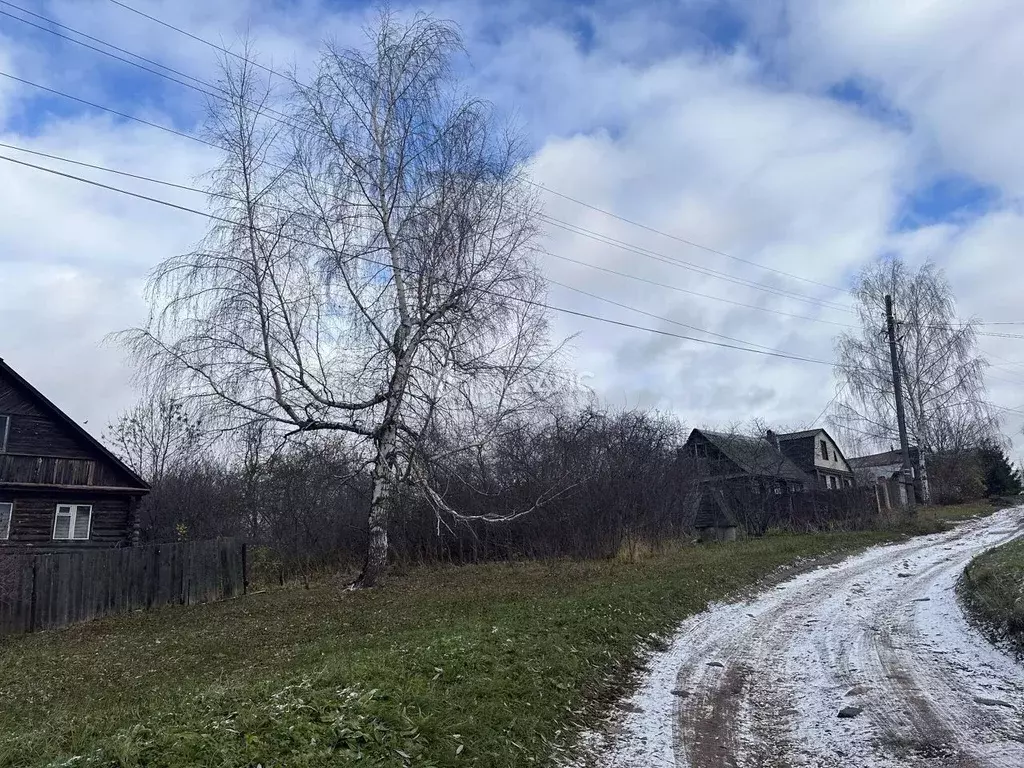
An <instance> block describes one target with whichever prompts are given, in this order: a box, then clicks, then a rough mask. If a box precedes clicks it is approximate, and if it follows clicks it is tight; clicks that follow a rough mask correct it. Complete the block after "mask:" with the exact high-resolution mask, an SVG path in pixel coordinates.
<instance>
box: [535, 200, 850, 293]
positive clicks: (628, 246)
mask: <svg viewBox="0 0 1024 768" xmlns="http://www.w3.org/2000/svg"><path fill="white" fill-rule="evenodd" d="M540 218H541V219H543V220H544V221H546V222H547V223H548V224H551V225H553V226H556V227H558V228H559V229H564V230H566V231H567V232H571V233H572V234H575V235H582V236H583V237H587V238H589V239H591V240H595V241H597V242H599V243H603V244H604V245H611V246H613V247H615V248H619V249H621V250H624V251H627V252H629V253H635V254H637V255H639V256H644V257H646V258H648V259H653V260H654V261H661V262H663V263H665V264H669V265H672V266H676V267H679V268H681V269H686V270H689V271H692V272H697V273H698V274H703V275H706V276H708V277H713V278H716V279H718V280H724V281H726V282H730V283H735V284H736V285H742V286H744V287H747V288H753V289H755V290H758V291H763V292H765V293H773V294H776V295H778V296H782V297H784V298H788V299H796V300H797V301H803V302H806V303H808V304H814V305H816V306H820V307H822V308H824V309H832V310H836V311H840V312H851V313H852V312H853V310H852V309H849V308H848V307H843V306H840V305H838V304H833V303H831V302H828V301H824V300H822V299H816V298H813V297H811V296H805V295H803V294H800V293H794V292H793V291H787V290H785V289H783V288H774V287H771V286H767V285H762V284H761V283H755V282H752V281H750V280H745V279H744V278H741V277H735V276H733V275H729V274H726V273H725V272H719V271H717V270H714V269H711V268H710V267H702V266H700V265H698V264H694V263H692V262H689V261H686V260H684V259H679V258H676V257H674V256H667V255H665V254H663V253H660V252H658V251H653V250H650V249H648V248H643V247H641V246H637V245H634V244H632V243H627V242H625V241H623V240H617V239H615V238H612V237H609V236H607V235H603V234H601V233H599V232H594V231H593V230H589V229H587V228H585V227H581V226H578V225H576V224H570V223H569V222H566V221H562V220H561V219H556V218H554V217H552V216H548V215H547V214H541V216H540Z"/></svg>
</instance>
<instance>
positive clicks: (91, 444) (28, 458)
mask: <svg viewBox="0 0 1024 768" xmlns="http://www.w3.org/2000/svg"><path fill="white" fill-rule="evenodd" d="M0 432H2V433H3V434H0V504H6V503H12V504H13V505H14V507H13V511H12V512H11V515H10V525H9V527H8V530H7V538H6V539H3V538H0V550H8V551H9V550H11V549H32V550H34V551H42V550H44V549H45V551H48V552H53V551H70V550H79V549H83V548H95V547H111V546H122V545H125V544H132V543H137V542H136V539H137V538H138V537H137V536H134V535H133V533H134V531H135V529H136V527H137V525H136V524H137V520H136V519H135V513H136V507H137V501H138V499H139V498H140V497H141V496H142V495H144V494H145V493H146V492H147V491H148V490H149V489H148V486H146V484H145V483H144V482H143V481H142V480H141V479H140V478H139V477H138V476H136V475H135V474H134V473H133V472H132V471H131V470H130V469H128V468H127V467H126V466H125V465H124V464H123V463H122V462H121V461H120V460H118V459H117V457H115V456H114V455H113V454H111V453H110V452H109V451H108V450H107V449H106V448H105V447H104V446H102V445H101V444H100V443H98V441H96V440H95V439H94V438H93V437H92V436H91V435H89V434H88V433H87V432H85V430H84V429H83V428H82V427H80V426H78V425H77V424H76V423H75V422H73V421H71V419H69V418H68V417H67V416H66V415H65V414H64V413H63V412H62V411H61V410H60V409H59V408H57V406H55V405H54V404H53V403H51V402H50V401H49V400H48V399H47V398H46V397H45V396H43V395H42V394H41V393H40V392H38V391H37V390H36V389H35V388H34V387H32V385H31V384H29V383H28V382H27V381H25V380H24V379H23V378H22V377H21V376H20V375H19V374H17V373H16V372H15V371H13V369H11V368H10V366H8V365H7V364H6V363H5V362H4V361H3V360H2V359H0ZM4 438H6V439H4ZM60 504H70V505H78V504H87V505H90V506H91V507H92V515H91V525H90V529H89V538H88V539H83V540H73V541H68V540H59V539H54V538H53V532H54V518H55V515H56V510H57V506H58V505H60ZM5 513H6V506H5V507H3V509H2V510H0V514H5ZM2 535H3V531H2V530H0V536H2Z"/></svg>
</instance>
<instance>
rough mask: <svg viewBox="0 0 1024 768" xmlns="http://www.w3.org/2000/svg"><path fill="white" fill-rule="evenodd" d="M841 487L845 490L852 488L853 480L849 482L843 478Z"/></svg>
mask: <svg viewBox="0 0 1024 768" xmlns="http://www.w3.org/2000/svg"><path fill="white" fill-rule="evenodd" d="M843 485H845V486H846V487H847V488H852V487H853V480H851V479H850V478H848V477H845V478H843Z"/></svg>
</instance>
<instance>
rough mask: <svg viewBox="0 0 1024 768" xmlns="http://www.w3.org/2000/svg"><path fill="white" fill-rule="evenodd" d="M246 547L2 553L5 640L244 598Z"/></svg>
mask: <svg viewBox="0 0 1024 768" xmlns="http://www.w3.org/2000/svg"><path fill="white" fill-rule="evenodd" d="M246 555H247V552H246V546H245V544H243V543H242V542H240V541H236V540H234V539H216V540H212V541H194V542H192V541H190V542H179V543H174V544H157V545H152V546H146V547H129V548H121V549H91V550H83V551H81V552H66V553H61V554H51V555H22V554H6V553H0V635H5V634H17V633H22V632H35V631H37V630H41V629H58V628H59V627H66V626H68V625H69V624H74V623H77V622H80V621H89V620H90V619H97V618H100V617H102V616H110V615H113V614H118V613H127V612H130V611H135V610H141V609H146V608H152V607H153V606H157V605H168V604H179V605H195V604H197V603H207V602H212V601H215V600H224V599H227V598H230V597H235V596H237V595H241V594H244V593H245V591H246V587H247V582H246Z"/></svg>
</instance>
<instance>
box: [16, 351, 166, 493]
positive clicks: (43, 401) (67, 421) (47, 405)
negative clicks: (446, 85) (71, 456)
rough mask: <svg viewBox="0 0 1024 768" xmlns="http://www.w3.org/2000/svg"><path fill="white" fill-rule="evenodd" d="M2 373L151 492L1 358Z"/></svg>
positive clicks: (131, 478) (109, 451)
mask: <svg viewBox="0 0 1024 768" xmlns="http://www.w3.org/2000/svg"><path fill="white" fill-rule="evenodd" d="M0 373H2V374H3V375H4V376H6V377H7V378H9V379H11V381H13V382H14V383H15V384H16V385H17V386H19V387H20V388H21V389H22V390H23V391H25V392H26V393H27V394H28V395H29V396H30V397H31V398H33V399H34V400H36V402H38V403H39V405H41V406H42V408H43V410H45V411H48V412H49V413H50V414H51V415H52V416H53V417H54V418H55V419H56V420H57V421H59V422H60V423H62V424H63V425H64V426H66V427H68V428H69V429H70V430H71V431H72V432H74V433H75V434H76V435H78V436H79V437H81V438H82V439H83V440H85V441H86V442H87V443H89V445H91V446H92V447H93V448H95V449H96V450H97V451H99V452H100V453H101V454H102V455H103V456H104V458H106V459H107V460H108V461H110V463H111V464H113V465H115V466H116V467H117V468H118V469H119V470H120V471H121V472H124V474H125V475H127V476H128V478H129V479H130V480H131V481H132V482H133V483H135V485H136V487H138V488H139V490H149V483H147V482H146V481H145V480H143V479H142V478H141V477H139V476H138V475H137V474H136V473H135V471H134V470H132V469H131V468H130V467H129V466H128V465H127V464H125V463H124V462H123V461H121V459H119V458H118V457H117V455H116V454H115V453H114V452H112V451H111V450H110V449H109V448H107V447H106V446H105V445H104V444H103V443H101V442H100V441H99V440H97V439H96V438H95V437H93V436H92V435H90V434H89V433H88V432H87V431H86V429H85V427H83V426H82V425H81V424H79V423H78V422H77V421H75V420H74V419H72V418H71V417H70V416H68V415H67V414H66V413H64V411H62V410H61V409H60V408H58V407H57V406H56V405H54V404H53V402H51V401H50V399H49V398H48V397H46V395H44V394H43V393H42V392H40V391H39V390H38V389H36V388H35V387H33V386H32V385H31V384H30V383H29V382H28V381H27V380H26V379H25V378H24V377H22V375H21V374H20V373H18V372H17V371H16V370H14V369H13V368H11V366H10V365H8V364H7V363H6V362H5V361H4V359H3V358H2V357H0Z"/></svg>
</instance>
